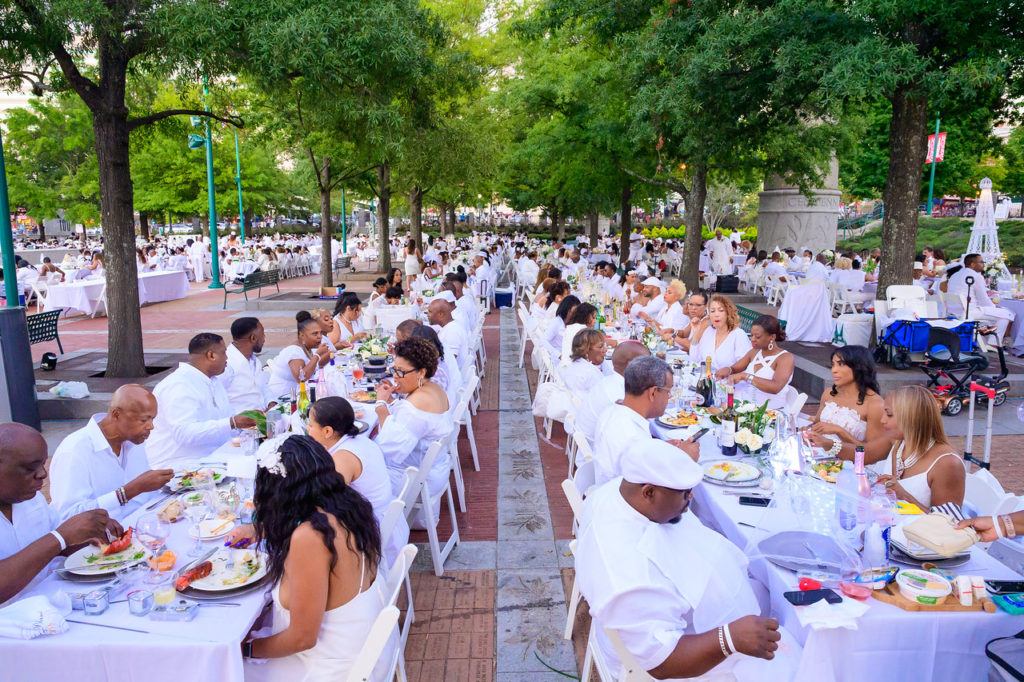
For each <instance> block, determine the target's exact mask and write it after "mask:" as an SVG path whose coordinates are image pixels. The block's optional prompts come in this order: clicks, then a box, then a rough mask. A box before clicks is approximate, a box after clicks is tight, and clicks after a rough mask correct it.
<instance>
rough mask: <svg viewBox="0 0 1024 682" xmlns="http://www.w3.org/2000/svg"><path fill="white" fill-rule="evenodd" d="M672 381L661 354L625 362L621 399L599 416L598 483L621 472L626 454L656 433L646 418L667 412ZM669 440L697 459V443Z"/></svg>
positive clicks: (597, 443)
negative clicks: (622, 395)
mask: <svg viewBox="0 0 1024 682" xmlns="http://www.w3.org/2000/svg"><path fill="white" fill-rule="evenodd" d="M672 383H673V379H672V370H671V369H670V368H669V366H668V363H666V362H665V361H664V360H662V359H661V358H657V357H653V356H641V357H637V358H634V359H633V360H632V361H631V362H630V363H629V364H628V365H627V366H626V371H625V373H624V375H623V393H624V397H623V399H622V402H621V403H615V404H613V405H611V406H609V407H608V408H607V409H605V410H604V412H602V413H601V414H600V416H598V418H597V423H598V426H597V433H596V434H595V436H594V480H595V482H596V483H597V484H598V485H601V484H602V483H606V482H608V481H610V480H612V479H613V478H615V477H616V476H619V475H621V473H622V469H621V466H622V465H621V460H622V457H623V455H624V454H625V453H626V452H627V451H628V450H630V449H632V448H635V447H637V445H638V444H639V443H641V442H646V441H648V440H650V439H651V438H652V437H653V436H652V435H651V425H650V424H649V423H648V421H647V420H648V419H655V418H657V417H660V416H661V415H663V414H664V413H665V406H666V405H667V404H668V399H669V395H670V394H671V393H672ZM669 442H671V443H672V444H673V445H675V446H677V447H680V448H681V449H683V450H684V451H685V452H686V453H687V454H688V455H690V456H691V457H693V458H694V459H696V458H697V457H698V456H699V455H700V451H699V449H698V446H697V444H696V443H683V442H681V441H678V440H674V441H669Z"/></svg>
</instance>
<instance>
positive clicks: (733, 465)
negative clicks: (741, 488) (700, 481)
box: [704, 462, 761, 481]
mask: <svg viewBox="0 0 1024 682" xmlns="http://www.w3.org/2000/svg"><path fill="white" fill-rule="evenodd" d="M704 473H705V474H706V475H707V476H710V477H711V478H713V479H715V480H718V481H731V480H734V479H735V480H741V481H744V480H751V479H753V478H757V477H759V476H760V473H761V472H760V471H758V470H757V468H755V467H752V466H750V465H749V464H744V463H743V462H718V463H717V464H712V465H711V466H707V467H704Z"/></svg>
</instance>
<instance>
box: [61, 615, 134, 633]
mask: <svg viewBox="0 0 1024 682" xmlns="http://www.w3.org/2000/svg"><path fill="white" fill-rule="evenodd" d="M64 620H66V621H67V622H69V623H81V624H82V625H95V626H96V627H98V628H110V629H111V630H127V631H128V632H141V633H142V634H144V635H148V634H149V630H138V629H136V628H125V627H121V626H120V625H107V624H105V623H97V622H95V621H92V620H76V619H74V618H65V619H64Z"/></svg>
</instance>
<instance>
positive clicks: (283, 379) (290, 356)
mask: <svg viewBox="0 0 1024 682" xmlns="http://www.w3.org/2000/svg"><path fill="white" fill-rule="evenodd" d="M295 320H296V322H297V323H298V335H297V338H296V340H295V343H293V344H292V345H290V346H286V347H284V348H283V349H281V352H280V353H278V354H277V357H276V358H274V364H273V366H272V367H271V369H270V378H269V379H268V380H267V389H268V390H269V391H270V395H272V396H274V397H275V398H277V397H279V396H283V395H288V394H289V393H290V392H291V391H292V389H294V388H296V387H298V385H299V381H300V380H303V379H304V380H307V381H308V380H310V379H312V378H313V375H314V374H316V370H317V368H319V367H323V366H324V365H326V364H327V363H328V362H330V361H331V351H330V350H328V348H327V346H324V345H322V344H321V343H320V336H321V333H320V323H319V322H317V321H316V320H314V319H313V317H312V316H311V315H310V314H309V313H308V312H306V311H305V310H300V311H299V312H298V313H297V314H296V315H295Z"/></svg>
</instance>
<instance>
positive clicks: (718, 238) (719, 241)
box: [708, 230, 732, 275]
mask: <svg viewBox="0 0 1024 682" xmlns="http://www.w3.org/2000/svg"><path fill="white" fill-rule="evenodd" d="M708 248H709V249H710V250H711V270H712V272H718V273H724V274H727V275H728V274H732V242H730V241H729V240H728V239H726V238H725V237H723V236H722V231H721V230H715V238H714V239H712V240H710V241H709V242H708Z"/></svg>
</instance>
